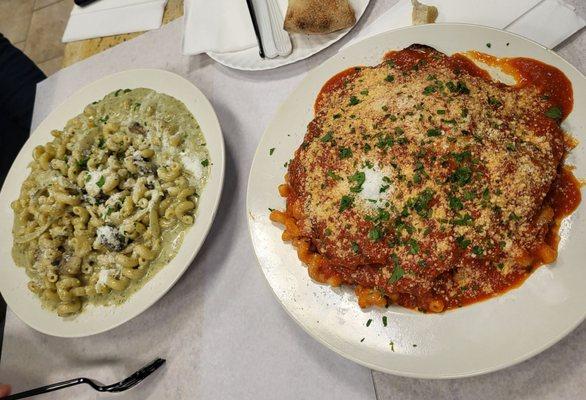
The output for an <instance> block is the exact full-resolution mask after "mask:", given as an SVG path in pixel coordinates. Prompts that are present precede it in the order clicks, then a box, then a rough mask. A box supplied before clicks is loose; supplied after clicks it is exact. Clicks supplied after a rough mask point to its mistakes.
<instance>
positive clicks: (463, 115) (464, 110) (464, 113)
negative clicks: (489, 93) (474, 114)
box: [460, 108, 468, 118]
mask: <svg viewBox="0 0 586 400" xmlns="http://www.w3.org/2000/svg"><path fill="white" fill-rule="evenodd" d="M460 115H461V116H462V118H466V117H467V116H468V109H467V108H463V109H462V113H461V114H460Z"/></svg>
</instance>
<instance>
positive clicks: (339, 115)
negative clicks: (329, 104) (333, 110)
mask: <svg viewBox="0 0 586 400" xmlns="http://www.w3.org/2000/svg"><path fill="white" fill-rule="evenodd" d="M341 116H342V114H334V117H333V118H334V119H338V118H340V117H341Z"/></svg>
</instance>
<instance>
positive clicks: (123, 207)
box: [12, 89, 211, 316]
mask: <svg viewBox="0 0 586 400" xmlns="http://www.w3.org/2000/svg"><path fill="white" fill-rule="evenodd" d="M51 134H52V136H53V138H54V139H53V141H52V142H49V143H46V144H45V145H43V146H37V147H36V148H35V149H34V150H33V161H32V162H31V164H30V168H31V172H30V175H29V176H28V177H27V178H26V180H25V181H24V183H23V184H22V188H21V193H20V197H19V198H18V199H17V200H15V201H14V202H13V203H12V209H13V210H14V213H15V224H14V229H13V235H14V246H13V257H14V259H15V261H16V264H17V265H18V266H21V267H24V268H25V270H26V272H27V274H28V276H29V277H30V279H31V280H30V282H29V284H28V288H29V290H30V291H31V292H33V293H34V294H36V295H37V296H38V297H40V299H41V300H42V303H43V305H45V306H47V307H48V308H50V309H51V310H54V311H56V312H57V314H58V315H60V316H70V315H74V314H77V313H79V312H81V311H82V310H83V308H84V306H85V305H86V304H87V303H95V304H106V305H109V304H115V303H120V302H122V301H124V300H125V299H126V298H127V297H128V296H129V295H130V294H131V293H132V292H133V291H134V290H136V289H138V288H140V286H141V285H142V284H144V282H145V281H146V279H148V278H149V277H150V276H152V275H153V274H154V273H156V271H157V270H158V268H159V267H162V266H164V265H165V264H167V263H168V262H169V261H170V260H171V259H172V258H173V257H174V256H175V254H176V253H177V251H178V249H179V247H180V246H181V240H182V237H183V231H184V230H186V229H188V227H189V226H190V225H191V224H193V222H194V218H195V213H196V211H197V204H198V197H199V194H200V193H201V191H202V190H203V187H204V185H205V183H206V180H207V176H208V175H209V169H210V165H211V164H210V162H209V156H208V152H207V149H206V147H205V142H204V140H203V136H202V134H201V131H200V128H199V125H198V124H197V122H196V121H195V119H194V118H193V116H192V115H191V114H190V113H189V111H188V110H187V109H186V108H185V106H184V105H183V104H182V103H181V102H179V101H178V100H176V99H174V98H172V97H170V96H167V95H164V94H160V93H157V92H154V91H152V90H150V89H134V90H129V89H125V90H117V91H116V92H112V93H110V94H108V95H107V96H106V97H105V98H104V99H103V100H101V101H99V102H95V103H92V104H90V105H88V106H87V107H85V109H84V111H83V113H82V114H80V115H78V116H76V117H75V118H73V119H71V120H70V121H69V122H68V123H67V124H66V126H65V128H64V129H63V130H62V131H59V130H55V131H52V132H51Z"/></svg>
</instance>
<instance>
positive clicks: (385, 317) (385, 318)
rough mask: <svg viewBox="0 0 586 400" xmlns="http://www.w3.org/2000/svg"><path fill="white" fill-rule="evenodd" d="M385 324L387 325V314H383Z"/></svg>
mask: <svg viewBox="0 0 586 400" xmlns="http://www.w3.org/2000/svg"><path fill="white" fill-rule="evenodd" d="M383 326H387V316H386V315H383Z"/></svg>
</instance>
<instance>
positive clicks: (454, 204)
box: [450, 196, 464, 211]
mask: <svg viewBox="0 0 586 400" xmlns="http://www.w3.org/2000/svg"><path fill="white" fill-rule="evenodd" d="M450 208H451V209H452V210H454V211H460V210H461V209H463V208H464V204H463V203H462V200H460V199H459V198H457V197H455V196H450Z"/></svg>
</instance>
